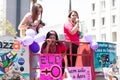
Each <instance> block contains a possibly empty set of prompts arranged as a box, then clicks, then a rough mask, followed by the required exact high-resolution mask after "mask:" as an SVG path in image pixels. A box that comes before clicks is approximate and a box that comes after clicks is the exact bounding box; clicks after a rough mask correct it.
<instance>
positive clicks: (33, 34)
mask: <svg viewBox="0 0 120 80" xmlns="http://www.w3.org/2000/svg"><path fill="white" fill-rule="evenodd" d="M26 36H31V37H32V38H34V36H35V31H34V30H33V29H27V30H26Z"/></svg>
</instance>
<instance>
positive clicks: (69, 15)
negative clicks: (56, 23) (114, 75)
mask: <svg viewBox="0 0 120 80" xmlns="http://www.w3.org/2000/svg"><path fill="white" fill-rule="evenodd" d="M73 12H74V13H76V14H77V17H78V18H79V15H78V12H77V11H75V10H72V11H71V12H70V13H69V14H68V18H70V17H71V14H72V13H73Z"/></svg>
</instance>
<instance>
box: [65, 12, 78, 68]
mask: <svg viewBox="0 0 120 80" xmlns="http://www.w3.org/2000/svg"><path fill="white" fill-rule="evenodd" d="M79 28H80V25H79V16H78V12H77V11H75V10H73V11H71V12H70V13H69V15H68V20H67V21H66V22H65V23H64V37H65V40H66V46H67V48H68V50H67V54H68V55H67V59H68V66H75V64H76V55H72V64H71V62H70V57H71V56H70V55H69V54H70V43H72V54H77V49H78V45H79V41H80V40H79V33H80V31H79Z"/></svg>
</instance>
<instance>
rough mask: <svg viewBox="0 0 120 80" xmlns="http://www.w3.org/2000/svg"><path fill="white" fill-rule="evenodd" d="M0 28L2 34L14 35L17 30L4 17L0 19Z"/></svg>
mask: <svg viewBox="0 0 120 80" xmlns="http://www.w3.org/2000/svg"><path fill="white" fill-rule="evenodd" d="M0 29H1V31H2V35H9V36H16V35H17V31H16V30H15V28H14V27H13V25H12V24H11V23H10V22H9V21H8V20H6V19H0Z"/></svg>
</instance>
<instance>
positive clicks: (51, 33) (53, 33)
mask: <svg viewBox="0 0 120 80" xmlns="http://www.w3.org/2000/svg"><path fill="white" fill-rule="evenodd" d="M51 35H55V37H56V41H57V42H56V43H57V44H59V43H60V42H59V41H58V40H59V39H58V34H57V32H56V31H54V30H50V31H49V32H48V33H47V34H46V39H48V38H49V37H50V36H51ZM46 45H47V42H46V41H45V42H44V46H45V47H46Z"/></svg>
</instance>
